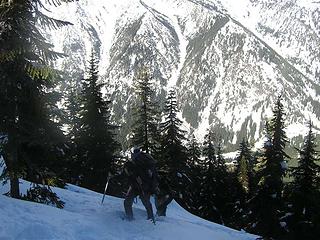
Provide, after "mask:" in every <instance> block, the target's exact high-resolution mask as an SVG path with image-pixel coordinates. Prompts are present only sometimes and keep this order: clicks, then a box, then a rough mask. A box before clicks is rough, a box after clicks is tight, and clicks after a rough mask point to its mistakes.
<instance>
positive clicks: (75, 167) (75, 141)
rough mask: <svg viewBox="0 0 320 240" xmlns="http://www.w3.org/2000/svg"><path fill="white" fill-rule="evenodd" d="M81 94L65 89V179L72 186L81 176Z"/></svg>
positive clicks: (72, 89)
mask: <svg viewBox="0 0 320 240" xmlns="http://www.w3.org/2000/svg"><path fill="white" fill-rule="evenodd" d="M80 97H81V94H80V92H79V91H78V89H77V88H76V87H75V86H72V85H70V86H69V87H68V89H67V96H66V102H65V107H66V113H67V116H66V118H65V119H64V120H65V124H66V125H67V138H68V140H69V143H68V147H69V150H68V154H67V155H68V156H67V162H66V166H65V167H66V170H67V173H66V175H67V178H68V182H70V183H73V184H79V183H80V182H79V181H80V179H79V176H80V175H81V165H79V161H78V159H79V158H80V156H79V148H78V147H79V144H80V128H81V125H80V124H81V122H80V110H81V99H80Z"/></svg>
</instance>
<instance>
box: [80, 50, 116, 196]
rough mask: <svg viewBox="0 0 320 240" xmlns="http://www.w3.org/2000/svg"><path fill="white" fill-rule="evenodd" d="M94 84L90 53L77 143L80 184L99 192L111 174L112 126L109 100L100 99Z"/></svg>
mask: <svg viewBox="0 0 320 240" xmlns="http://www.w3.org/2000/svg"><path fill="white" fill-rule="evenodd" d="M102 86H103V84H102V83H99V82H98V60H97V59H96V57H95V55H94V53H93V52H92V54H91V59H90V61H89V69H88V77H87V78H85V79H84V80H83V82H82V93H81V102H82V104H81V111H80V126H81V127H80V130H79V141H78V146H77V148H78V155H79V160H80V162H79V166H80V168H81V170H80V171H81V174H82V180H81V184H82V185H83V186H85V187H88V188H90V189H93V190H96V191H100V192H102V191H103V188H104V183H105V179H106V177H107V176H108V173H111V172H113V171H114V161H115V157H116V156H115V151H116V150H117V149H118V147H119V146H118V143H117V142H116V141H115V140H114V135H115V132H114V131H115V129H116V127H115V126H114V125H112V124H111V122H110V104H111V102H110V101H106V100H104V99H103V96H102V93H101V88H102Z"/></svg>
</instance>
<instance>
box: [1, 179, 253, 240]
mask: <svg viewBox="0 0 320 240" xmlns="http://www.w3.org/2000/svg"><path fill="white" fill-rule="evenodd" d="M27 187H28V183H27V182H24V181H23V184H22V188H23V189H26V188H27ZM6 191H8V189H7V186H1V187H0V193H4V192H6ZM54 191H55V192H56V193H57V194H58V195H59V196H60V197H61V199H62V200H63V201H65V203H66V204H65V208H64V209H57V208H55V207H51V206H47V205H42V204H37V203H32V202H26V201H22V200H16V199H12V198H9V197H6V196H3V195H0V222H1V224H0V239H3V240H17V239H19V240H121V239H123V240H125V239H130V240H147V239H150V240H154V239H156V240H162V239H163V240H170V239H184V240H188V239H190V240H194V239H201V240H205V239H208V240H212V239H215V240H235V239H236V240H253V239H256V237H255V236H253V235H250V234H247V233H245V232H239V231H235V230H233V229H230V228H227V227H224V226H220V225H218V224H214V223H211V222H208V221H205V220H203V219H200V218H198V217H196V216H193V215H191V214H189V213H188V212H186V211H185V210H184V209H182V208H181V207H180V206H179V205H178V204H177V203H175V202H174V203H172V204H171V205H170V206H169V208H168V216H167V217H165V218H159V219H158V221H157V223H156V225H153V224H152V223H151V222H149V221H148V220H146V213H145V210H144V208H143V207H142V204H141V203H138V204H136V205H134V214H135V221H132V222H127V221H124V220H122V219H121V217H122V216H123V199H119V198H114V197H110V196H107V197H106V198H105V201H104V204H103V205H101V204H100V203H101V198H102V195H101V194H98V193H95V192H92V191H89V190H86V189H83V188H79V187H76V186H73V185H68V187H67V189H59V188H55V189H54Z"/></svg>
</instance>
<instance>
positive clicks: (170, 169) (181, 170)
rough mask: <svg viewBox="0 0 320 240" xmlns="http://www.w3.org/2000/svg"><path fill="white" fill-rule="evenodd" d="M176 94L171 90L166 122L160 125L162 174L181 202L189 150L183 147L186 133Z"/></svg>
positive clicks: (167, 104)
mask: <svg viewBox="0 0 320 240" xmlns="http://www.w3.org/2000/svg"><path fill="white" fill-rule="evenodd" d="M177 112H178V107H177V100H176V94H175V91H174V90H170V91H169V94H168V97H167V101H166V104H165V109H164V114H165V121H164V122H163V123H161V125H160V131H161V135H162V136H161V158H160V159H159V160H160V169H161V172H163V173H165V174H166V175H167V178H168V179H170V180H171V189H172V190H173V192H174V195H175V198H176V200H178V201H179V202H181V201H182V200H181V199H183V198H184V197H187V196H184V195H183V193H184V192H185V191H184V188H185V186H186V185H187V183H186V176H185V173H186V167H187V149H186V147H185V146H184V145H183V141H185V140H186V138H185V136H184V135H185V131H184V130H182V129H181V125H182V121H181V120H180V119H179V118H178V117H177Z"/></svg>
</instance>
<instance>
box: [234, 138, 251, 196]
mask: <svg viewBox="0 0 320 240" xmlns="http://www.w3.org/2000/svg"><path fill="white" fill-rule="evenodd" d="M236 160H237V163H238V165H237V169H236V174H237V180H238V183H239V186H240V189H239V190H240V191H239V193H240V194H241V197H240V198H241V199H242V201H245V198H246V195H247V194H248V193H249V189H250V187H251V186H250V185H251V184H250V183H252V178H253V160H252V155H251V151H250V148H249V143H248V141H246V140H245V139H243V140H242V142H241V143H240V146H239V155H238V156H237V159H236Z"/></svg>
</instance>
